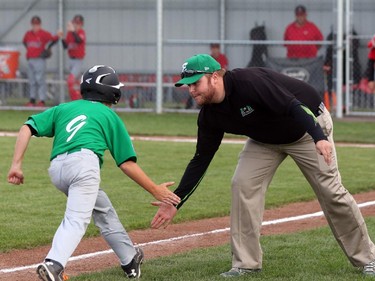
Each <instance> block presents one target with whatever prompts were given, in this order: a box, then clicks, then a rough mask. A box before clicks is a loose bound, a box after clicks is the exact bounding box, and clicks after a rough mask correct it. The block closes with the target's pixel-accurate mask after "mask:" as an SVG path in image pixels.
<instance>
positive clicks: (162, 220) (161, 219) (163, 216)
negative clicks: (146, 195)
mask: <svg viewBox="0 0 375 281" xmlns="http://www.w3.org/2000/svg"><path fill="white" fill-rule="evenodd" d="M151 205H153V206H156V207H159V210H158V211H157V212H156V214H155V216H154V218H153V219H152V221H151V227H152V228H160V227H163V228H166V227H167V226H168V225H169V224H170V223H171V222H172V220H173V218H174V216H175V215H176V213H177V208H176V207H175V206H173V205H170V204H166V203H163V202H152V203H151Z"/></svg>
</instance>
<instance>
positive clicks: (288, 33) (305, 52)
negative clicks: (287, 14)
mask: <svg viewBox="0 0 375 281" xmlns="http://www.w3.org/2000/svg"><path fill="white" fill-rule="evenodd" d="M295 16H296V20H295V21H294V22H292V23H291V24H289V25H288V26H287V28H286V30H285V33H284V40H285V41H322V40H323V35H322V33H321V32H320V30H319V28H318V27H317V26H316V25H315V24H314V23H313V22H310V21H308V20H307V12H306V7H305V6H302V5H299V6H297V7H296V8H295ZM285 47H286V49H287V57H288V58H315V57H316V55H317V53H318V49H319V48H320V45H315V44H314V45H293V44H291V45H289V44H286V45H285Z"/></svg>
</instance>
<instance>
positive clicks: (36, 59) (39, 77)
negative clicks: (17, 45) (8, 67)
mask: <svg viewBox="0 0 375 281" xmlns="http://www.w3.org/2000/svg"><path fill="white" fill-rule="evenodd" d="M59 35H60V34H59V33H58V35H52V34H51V33H49V32H48V31H46V30H44V29H42V20H41V19H40V17H39V16H33V17H32V18H31V29H30V30H28V31H27V32H26V33H25V35H24V37H23V40H22V42H23V44H24V46H25V47H26V59H27V66H28V68H27V77H28V79H29V92H30V101H29V102H28V103H27V104H26V106H34V105H37V106H45V101H46V93H47V86H46V81H45V71H46V59H47V58H48V57H49V56H50V55H51V47H52V46H53V45H54V44H55V43H56V42H57V41H58V39H59ZM37 94H38V97H39V102H38V103H37V104H36V98H37Z"/></svg>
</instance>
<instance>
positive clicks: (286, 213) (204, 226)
mask: <svg viewBox="0 0 375 281" xmlns="http://www.w3.org/2000/svg"><path fill="white" fill-rule="evenodd" d="M354 197H355V199H356V201H357V202H358V203H363V202H369V201H374V200H375V191H372V192H368V193H362V194H358V195H355V196H354ZM319 211H320V207H319V204H318V203H317V201H311V202H305V203H294V204H290V205H286V206H283V207H280V208H275V209H271V210H266V212H265V215H264V221H265V222H269V221H273V220H277V219H282V218H289V217H294V216H299V215H304V214H311V213H315V212H319ZM361 212H362V214H363V215H364V216H365V217H366V216H375V205H371V206H368V207H363V208H361ZM326 224H327V223H326V220H325V218H324V217H322V216H320V217H313V218H307V219H301V220H297V221H292V222H285V223H279V224H268V225H265V226H263V228H262V235H274V234H282V233H291V232H296V231H301V230H305V229H312V228H315V227H319V226H323V225H326ZM228 228H229V218H228V217H222V218H212V219H205V220H198V221H192V222H186V223H181V224H174V225H171V226H169V227H168V228H167V229H166V230H165V229H163V230H155V229H146V230H136V231H132V232H130V233H129V234H130V236H131V238H132V239H133V241H134V242H135V243H137V244H140V245H143V246H142V248H143V249H144V252H145V256H146V261H147V260H149V259H153V258H157V257H160V256H167V255H172V254H175V253H180V252H186V251H190V250H192V249H194V248H202V247H212V246H217V245H223V244H226V243H228V242H229V232H228ZM217 229H219V230H221V231H218V232H214V231H213V230H217ZM206 232H210V233H206ZM197 233H201V234H200V235H199V236H194V234H197ZM202 233H203V234H202ZM181 236H185V237H182V238H180V239H176V240H173V239H171V238H173V237H181ZM157 240H163V241H159V242H158V243H154V242H153V241H157ZM48 250H49V246H45V247H39V248H34V249H30V250H15V251H12V252H9V253H6V254H0V280H14V281H26V280H27V281H33V280H35V281H37V280H38V278H37V276H36V274H35V264H37V263H39V262H40V261H42V260H43V258H44V257H45V255H46V253H47V252H48ZM106 250H108V246H107V245H106V243H105V241H104V240H103V239H102V238H101V237H99V238H90V239H84V240H83V241H82V242H81V244H80V245H79V247H78V249H77V250H76V252H75V253H74V256H79V255H83V254H88V253H94V252H100V251H106ZM228 255H229V253H228ZM117 265H118V261H117V259H116V256H115V255H114V254H113V253H112V252H109V253H103V254H101V255H96V256H94V257H90V258H83V259H80V260H75V261H70V262H69V263H68V266H67V268H66V273H67V274H68V275H70V276H75V275H79V274H82V273H86V272H93V271H100V270H103V269H106V268H110V267H114V266H117ZM19 267H26V269H23V270H18V271H15V272H9V273H5V272H4V269H10V270H14V269H15V268H19ZM29 267H30V268H29Z"/></svg>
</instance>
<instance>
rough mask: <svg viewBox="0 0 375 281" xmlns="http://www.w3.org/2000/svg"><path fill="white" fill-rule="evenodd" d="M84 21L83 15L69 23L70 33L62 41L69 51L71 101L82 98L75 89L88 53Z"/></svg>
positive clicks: (68, 83)
mask: <svg viewBox="0 0 375 281" xmlns="http://www.w3.org/2000/svg"><path fill="white" fill-rule="evenodd" d="M83 23H84V19H83V16H82V15H75V16H74V18H73V20H72V21H71V22H69V23H68V33H67V34H66V38H65V39H63V40H62V43H63V46H64V49H68V55H69V71H70V73H69V75H68V78H67V81H66V82H67V85H68V90H69V95H70V98H71V100H77V99H80V98H81V94H80V93H79V91H78V90H77V89H76V88H75V86H76V81H77V79H78V78H79V76H80V75H81V67H82V62H83V58H84V57H85V53H86V33H85V30H84V29H83Z"/></svg>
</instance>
